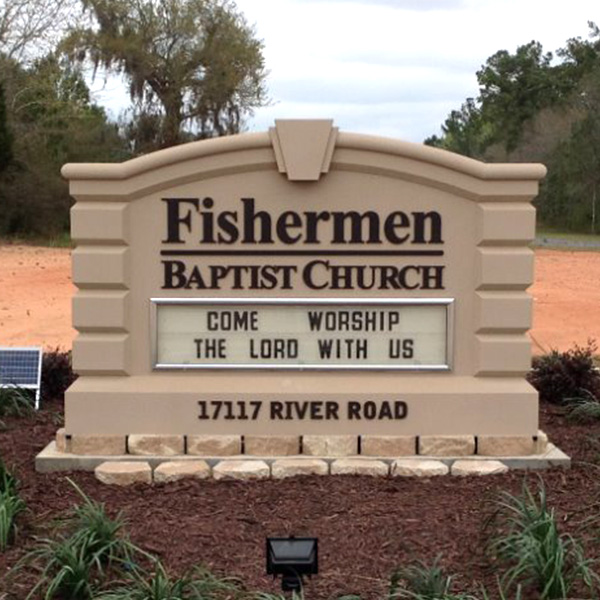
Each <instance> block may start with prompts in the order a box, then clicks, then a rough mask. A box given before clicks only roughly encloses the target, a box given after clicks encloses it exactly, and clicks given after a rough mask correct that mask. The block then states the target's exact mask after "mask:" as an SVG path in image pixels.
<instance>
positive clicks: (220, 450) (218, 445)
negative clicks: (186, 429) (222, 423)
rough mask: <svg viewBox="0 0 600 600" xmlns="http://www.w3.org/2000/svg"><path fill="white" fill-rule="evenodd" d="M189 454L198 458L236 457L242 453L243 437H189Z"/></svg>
mask: <svg viewBox="0 0 600 600" xmlns="http://www.w3.org/2000/svg"><path fill="white" fill-rule="evenodd" d="M187 453H188V454H193V455H196V456H235V455H237V454H241V453H242V436H240V435H188V436H187Z"/></svg>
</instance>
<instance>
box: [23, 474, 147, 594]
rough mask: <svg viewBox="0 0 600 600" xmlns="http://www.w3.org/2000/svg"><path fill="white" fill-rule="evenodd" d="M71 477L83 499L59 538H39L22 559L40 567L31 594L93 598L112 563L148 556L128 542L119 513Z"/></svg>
mask: <svg viewBox="0 0 600 600" xmlns="http://www.w3.org/2000/svg"><path fill="white" fill-rule="evenodd" d="M69 482H70V483H71V485H73V487H74V488H75V490H76V491H77V493H78V494H79V495H80V496H81V498H82V502H81V503H80V504H79V505H77V506H76V507H75V508H73V509H72V511H71V512H70V514H69V515H68V518H67V519H66V525H65V531H64V532H61V533H59V534H58V535H57V537H56V538H47V539H41V540H38V545H37V547H36V548H34V549H33V550H32V551H31V552H29V553H28V554H27V555H26V556H25V558H24V559H23V561H22V562H23V564H26V565H28V566H31V567H32V568H34V569H35V570H37V572H38V580H37V582H36V584H35V586H34V587H33V589H32V590H31V592H30V593H29V595H28V598H31V597H33V596H34V595H35V594H36V593H37V592H38V591H41V592H42V593H43V598H44V599H45V600H50V599H52V598H69V599H73V600H79V599H86V598H92V597H93V594H94V592H95V590H96V589H97V588H98V587H99V586H101V585H102V584H103V583H104V582H105V581H106V579H107V572H108V571H109V570H110V569H111V568H116V569H123V568H125V569H127V568H133V565H134V563H133V561H134V559H135V558H136V557H137V556H138V555H140V556H142V555H143V556H145V557H147V556H148V555H147V553H145V552H143V551H142V550H140V549H139V548H137V547H136V546H134V544H132V543H131V542H130V541H129V539H128V537H127V536H126V535H125V533H124V526H125V523H124V520H123V517H122V516H121V515H120V514H119V515H117V517H115V518H114V519H113V518H111V517H109V516H108V515H107V514H106V509H105V507H104V504H102V503H100V502H95V501H94V500H91V499H90V498H88V497H87V496H86V495H85V494H84V492H83V491H82V490H81V489H80V488H79V487H78V486H77V485H76V484H75V483H73V482H72V481H71V480H69ZM21 566H22V565H21Z"/></svg>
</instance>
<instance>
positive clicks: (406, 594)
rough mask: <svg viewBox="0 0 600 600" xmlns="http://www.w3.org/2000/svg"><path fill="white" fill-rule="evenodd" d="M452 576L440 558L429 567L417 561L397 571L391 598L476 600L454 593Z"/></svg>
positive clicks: (394, 574)
mask: <svg viewBox="0 0 600 600" xmlns="http://www.w3.org/2000/svg"><path fill="white" fill-rule="evenodd" d="M451 586H452V576H450V575H446V574H445V573H444V570H443V569H442V567H441V566H440V564H439V557H438V558H436V559H435V560H434V561H433V564H431V565H428V564H426V563H424V562H421V561H417V562H416V563H414V564H413V565H410V566H408V567H403V568H401V569H398V570H396V571H395V572H394V573H393V574H392V577H391V580H390V591H389V598H407V599H411V600H476V598H475V597H474V596H471V595H469V594H463V593H458V594H455V593H452V591H451V589H450V588H451Z"/></svg>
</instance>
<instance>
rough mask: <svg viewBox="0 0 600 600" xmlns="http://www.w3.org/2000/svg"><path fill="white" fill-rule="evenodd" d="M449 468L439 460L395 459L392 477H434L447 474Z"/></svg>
mask: <svg viewBox="0 0 600 600" xmlns="http://www.w3.org/2000/svg"><path fill="white" fill-rule="evenodd" d="M449 472H450V469H449V468H448V465H445V464H444V463H443V462H441V461H439V460H395V461H394V462H393V463H392V469H391V474H392V477H436V476H438V475H448V473H449Z"/></svg>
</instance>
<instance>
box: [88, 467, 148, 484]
mask: <svg viewBox="0 0 600 600" xmlns="http://www.w3.org/2000/svg"><path fill="white" fill-rule="evenodd" d="M94 474H95V475H96V479H98V481H101V482H102V483H107V484H108V485H131V484H132V483H152V469H151V468H150V465H149V464H148V463H147V462H120V461H119V462H117V461H115V462H104V463H102V464H101V465H98V466H97V467H96V469H95V470H94Z"/></svg>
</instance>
